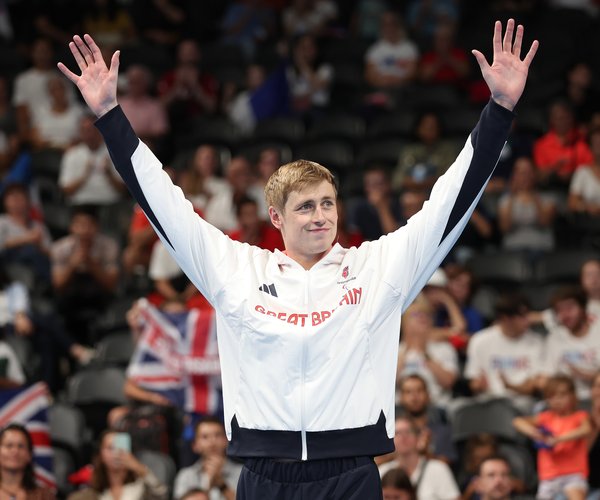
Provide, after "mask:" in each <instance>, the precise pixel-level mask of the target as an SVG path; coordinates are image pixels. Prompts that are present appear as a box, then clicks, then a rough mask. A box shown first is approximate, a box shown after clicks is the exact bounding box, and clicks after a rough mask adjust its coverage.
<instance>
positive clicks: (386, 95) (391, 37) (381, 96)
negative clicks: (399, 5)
mask: <svg viewBox="0 0 600 500" xmlns="http://www.w3.org/2000/svg"><path fill="white" fill-rule="evenodd" d="M418 60H419V51H418V49H417V46H416V45H415V44H414V43H413V42H412V41H411V40H409V39H408V35H407V33H406V30H405V28H404V25H403V23H402V21H401V19H400V17H399V16H398V14H397V13H396V12H394V11H391V10H390V11H386V12H384V13H383V14H382V15H381V26H380V35H379V39H378V40H377V41H376V42H375V43H374V44H373V45H371V47H370V48H369V49H368V50H367V53H366V55H365V65H366V68H365V79H366V81H367V83H368V84H369V85H370V86H371V87H373V88H374V89H378V91H376V92H375V93H374V94H372V95H371V96H369V97H368V102H369V103H370V104H372V105H374V106H380V107H387V108H389V107H392V106H393V105H394V103H395V95H394V94H395V91H399V90H401V89H402V88H403V87H405V86H406V85H407V84H409V83H411V82H412V81H413V80H414V79H415V77H416V76H417V65H418Z"/></svg>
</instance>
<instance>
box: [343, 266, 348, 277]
mask: <svg viewBox="0 0 600 500" xmlns="http://www.w3.org/2000/svg"><path fill="white" fill-rule="evenodd" d="M347 277H348V266H346V267H345V268H344V270H343V271H342V278H344V279H346V278H347Z"/></svg>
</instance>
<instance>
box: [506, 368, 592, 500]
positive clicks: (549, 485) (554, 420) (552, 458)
mask: <svg viewBox="0 0 600 500" xmlns="http://www.w3.org/2000/svg"><path fill="white" fill-rule="evenodd" d="M544 397H545V400H546V403H547V410H545V411H543V412H541V413H539V414H537V415H533V416H528V417H517V418H515V419H514V421H513V424H514V426H515V427H516V429H517V430H518V431H519V432H522V433H523V434H525V435H526V436H528V437H530V438H531V439H533V440H534V442H535V446H536V448H537V449H538V464H537V469H538V476H539V480H540V484H539V487H538V493H537V498H538V499H541V500H544V499H553V498H556V497H557V495H559V494H563V495H564V496H565V497H566V498H567V499H568V500H584V498H585V495H586V493H587V489H588V484H587V477H588V468H589V467H588V456H587V440H586V437H587V436H588V435H589V434H590V433H591V430H592V428H591V424H590V420H589V416H588V414H587V412H585V411H582V410H578V409H577V397H576V395H575V384H574V383H573V380H572V379H571V378H569V377H568V376H566V375H557V376H554V377H551V378H550V379H548V382H547V383H546V386H545V388H544Z"/></svg>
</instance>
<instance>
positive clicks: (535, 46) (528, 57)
mask: <svg viewBox="0 0 600 500" xmlns="http://www.w3.org/2000/svg"><path fill="white" fill-rule="evenodd" d="M539 46H540V42H538V41H537V40H534V41H533V43H532V44H531V47H530V48H529V52H527V55H526V56H525V59H523V62H524V63H525V64H526V65H527V67H529V65H530V64H531V61H533V58H534V57H535V53H536V52H537V50H538V47H539Z"/></svg>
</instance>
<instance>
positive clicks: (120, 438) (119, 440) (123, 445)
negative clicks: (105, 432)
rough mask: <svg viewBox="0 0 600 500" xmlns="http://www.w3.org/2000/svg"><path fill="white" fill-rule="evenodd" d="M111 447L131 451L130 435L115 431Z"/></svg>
mask: <svg viewBox="0 0 600 500" xmlns="http://www.w3.org/2000/svg"><path fill="white" fill-rule="evenodd" d="M112 444H113V448H114V449H115V450H123V451H126V452H128V453H131V436H130V435H129V434H127V433H126V432H117V433H115V436H114V437H113V443H112Z"/></svg>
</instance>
